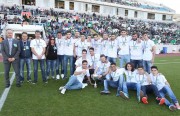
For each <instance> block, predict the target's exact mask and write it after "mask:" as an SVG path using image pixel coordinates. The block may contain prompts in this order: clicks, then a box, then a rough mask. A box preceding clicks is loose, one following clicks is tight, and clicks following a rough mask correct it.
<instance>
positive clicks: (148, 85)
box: [136, 66, 165, 105]
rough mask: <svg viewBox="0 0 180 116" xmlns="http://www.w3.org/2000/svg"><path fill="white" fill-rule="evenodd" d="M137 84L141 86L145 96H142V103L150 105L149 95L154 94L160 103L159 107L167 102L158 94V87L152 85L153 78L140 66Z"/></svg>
mask: <svg viewBox="0 0 180 116" xmlns="http://www.w3.org/2000/svg"><path fill="white" fill-rule="evenodd" d="M136 79H137V82H138V83H140V84H141V90H142V91H143V93H144V94H143V95H142V96H141V98H142V102H143V103H144V104H148V97H147V93H150V92H153V93H154V94H155V96H156V100H157V102H159V105H163V104H164V102H165V99H164V98H162V97H161V95H160V94H159V92H158V89H157V87H156V86H155V85H154V84H152V81H151V78H150V76H149V74H148V73H147V72H145V70H144V67H143V66H138V73H137V74H136Z"/></svg>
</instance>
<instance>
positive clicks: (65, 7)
mask: <svg viewBox="0 0 180 116" xmlns="http://www.w3.org/2000/svg"><path fill="white" fill-rule="evenodd" d="M64 9H65V10H69V1H64Z"/></svg>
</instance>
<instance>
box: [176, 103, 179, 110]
mask: <svg viewBox="0 0 180 116" xmlns="http://www.w3.org/2000/svg"><path fill="white" fill-rule="evenodd" d="M175 106H176V109H177V110H180V106H179V103H178V102H177V103H175Z"/></svg>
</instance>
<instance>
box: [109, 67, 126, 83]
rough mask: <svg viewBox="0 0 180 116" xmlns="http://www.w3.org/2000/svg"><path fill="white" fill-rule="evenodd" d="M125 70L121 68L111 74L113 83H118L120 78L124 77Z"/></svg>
mask: <svg viewBox="0 0 180 116" xmlns="http://www.w3.org/2000/svg"><path fill="white" fill-rule="evenodd" d="M123 72H124V69H123V68H120V69H116V71H115V72H111V73H110V75H111V77H112V78H113V81H118V80H119V78H120V76H121V75H123Z"/></svg>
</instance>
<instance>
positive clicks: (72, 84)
mask: <svg viewBox="0 0 180 116" xmlns="http://www.w3.org/2000/svg"><path fill="white" fill-rule="evenodd" d="M64 88H65V89H68V90H73V89H81V88H82V83H80V82H79V80H78V79H77V77H76V76H74V75H72V76H71V77H70V78H69V81H68V82H67V84H66V85H65V86H64Z"/></svg>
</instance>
